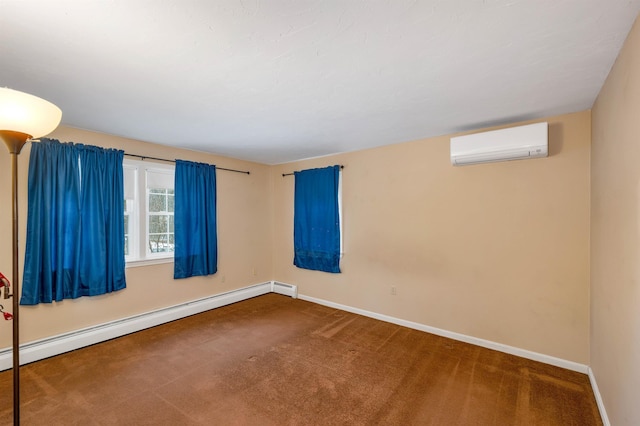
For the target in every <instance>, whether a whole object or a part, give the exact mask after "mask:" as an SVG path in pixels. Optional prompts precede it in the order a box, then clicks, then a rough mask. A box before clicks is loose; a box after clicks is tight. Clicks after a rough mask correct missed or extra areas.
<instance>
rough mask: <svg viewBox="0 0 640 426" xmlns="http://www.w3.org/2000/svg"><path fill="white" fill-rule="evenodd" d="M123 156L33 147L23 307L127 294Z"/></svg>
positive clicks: (46, 142)
mask: <svg viewBox="0 0 640 426" xmlns="http://www.w3.org/2000/svg"><path fill="white" fill-rule="evenodd" d="M123 154H124V153H123V151H119V150H113V149H102V148H99V147H94V146H89V145H82V144H73V143H60V142H59V141H57V140H52V139H43V140H42V141H41V142H40V143H33V144H32V145H31V155H30V158H29V211H28V213H27V239H26V249H25V265H24V280H23V284H22V297H21V299H20V304H22V305H36V304H38V303H51V302H52V301H54V300H55V301H60V300H62V299H75V298H78V297H81V296H95V295H99V294H105V293H109V292H112V291H116V290H120V289H123V288H125V287H126V280H125V273H124V266H125V261H124V215H123V213H124V193H123V191H124V189H123V180H122V158H123Z"/></svg>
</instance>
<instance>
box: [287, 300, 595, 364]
mask: <svg viewBox="0 0 640 426" xmlns="http://www.w3.org/2000/svg"><path fill="white" fill-rule="evenodd" d="M298 298H299V299H301V300H306V301H308V302H313V303H317V304H319V305H325V306H329V307H331V308H336V309H340V310H342V311H347V312H352V313H354V314H358V315H363V316H365V317H370V318H374V319H377V320H380V321H385V322H390V323H392V324H397V325H401V326H404V327H408V328H413V329H414V330H420V331H424V332H427V333H431V334H435V335H437V336H442V337H448V338H450V339H453V340H459V341H461V342H465V343H471V344H472V345H477V346H482V347H484V348H488V349H493V350H496V351H500V352H504V353H508V354H511V355H516V356H519V357H522V358H527V359H531V360H533V361H538V362H543V363H545V364H550V365H555V366H556V367H561V368H566V369H568V370H572V371H577V372H579V373H584V374H587V373H588V370H589V367H588V366H587V365H584V364H580V363H577V362H573V361H568V360H565V359H562V358H556V357H553V356H550V355H544V354H541V353H537V352H532V351H528V350H526V349H520V348H516V347H513V346H509V345H503V344H502V343H497V342H492V341H490V340H485V339H480V338H477V337H473V336H467V335H466V334H460V333H455V332H452V331H447V330H442V329H440V328H436V327H431V326H428V325H424V324H420V323H417V322H412V321H406V320H403V319H400V318H395V317H391V316H388V315H382V314H378V313H376V312H371V311H366V310H364V309H359V308H353V307H351V306H347V305H342V304H340V303H334V302H329V301H327V300H323V299H317V298H315V297H311V296H306V295H303V294H299V295H298Z"/></svg>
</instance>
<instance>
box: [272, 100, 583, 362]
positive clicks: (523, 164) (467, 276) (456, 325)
mask: <svg viewBox="0 0 640 426" xmlns="http://www.w3.org/2000/svg"><path fill="white" fill-rule="evenodd" d="M548 121H549V123H550V154H551V155H550V156H549V157H548V158H543V159H535V160H525V161H512V162H502V163H493V164H482V165H474V166H464V167H453V166H451V164H450V161H449V137H437V138H431V139H426V140H422V141H417V142H411V143H403V144H397V145H391V146H386V147H381V148H375V149H370V150H365V151H358V152H354V153H348V154H342V155H336V156H332V157H325V158H319V159H314V160H308V161H301V162H297V163H291V164H284V165H280V166H276V167H274V168H273V170H272V173H273V185H274V204H273V206H274V213H273V215H272V217H273V220H274V250H273V252H274V254H273V256H274V264H273V266H274V278H275V279H276V280H279V281H283V282H287V283H291V284H297V285H298V286H299V292H300V293H301V294H304V295H307V296H312V297H316V298H320V299H325V300H329V301H332V302H336V303H341V304H345V305H348V306H352V307H356V308H360V309H365V310H369V311H373V312H377V313H380V314H385V315H390V316H393V317H397V318H401V319H404V320H409V321H414V322H418V323H422V324H426V325H429V326H433V327H438V328H441V329H445V330H448V331H454V332H458V333H463V334H467V335H471V336H475V337H478V338H483V339H488V340H491V341H495V342H499V343H503V344H507V345H511V346H515V347H518V348H523V349H528V350H531V351H535V352H539V353H543V354H547V355H551V356H556V357H559V358H563V359H567V360H571V361H574V362H578V363H584V364H588V362H589V342H588V339H589V154H590V139H591V135H590V129H591V122H590V112H589V111H585V112H581V113H576V114H570V115H563V116H559V117H553V118H549V119H548ZM331 164H343V165H344V166H345V168H344V170H343V205H344V211H343V216H344V227H343V231H344V250H345V255H344V257H343V259H342V262H341V267H342V271H343V273H342V274H337V275H333V274H327V273H322V272H314V271H307V270H302V269H298V268H296V267H294V266H293V264H292V259H293V255H292V253H293V248H292V240H293V236H292V235H293V231H292V229H293V225H292V224H293V189H294V179H293V177H292V176H289V177H284V178H283V177H282V176H281V174H282V173H287V172H291V171H293V170H300V169H305V168H312V167H322V166H326V165H331ZM391 286H395V287H396V289H397V295H392V294H391Z"/></svg>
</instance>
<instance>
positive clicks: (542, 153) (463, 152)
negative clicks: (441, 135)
mask: <svg viewBox="0 0 640 426" xmlns="http://www.w3.org/2000/svg"><path fill="white" fill-rule="evenodd" d="M548 152H549V138H548V124H547V123H536V124H529V125H526V126H519V127H511V128H508V129H501V130H493V131H490V132H483V133H475V134H472V135H465V136H457V137H453V138H451V164H453V165H454V166H462V165H465V164H478V163H490V162H494V161H509V160H522V159H526V158H537V157H546V156H547V155H548Z"/></svg>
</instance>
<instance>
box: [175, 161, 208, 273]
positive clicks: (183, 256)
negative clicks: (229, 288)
mask: <svg viewBox="0 0 640 426" xmlns="http://www.w3.org/2000/svg"><path fill="white" fill-rule="evenodd" d="M174 219H175V244H176V246H175V253H174V266H173V277H174V278H176V279H178V278H188V277H192V276H196V275H211V274H215V273H216V271H217V270H218V230H217V221H216V166H212V165H209V164H202V163H193V162H190V161H182V160H177V161H176V174H175V211H174Z"/></svg>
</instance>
